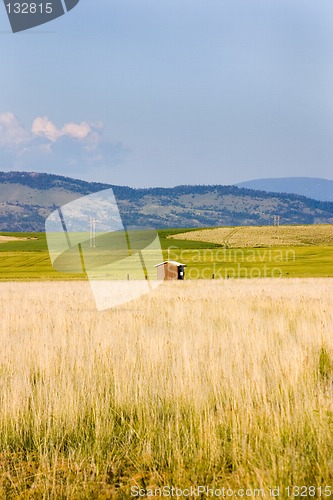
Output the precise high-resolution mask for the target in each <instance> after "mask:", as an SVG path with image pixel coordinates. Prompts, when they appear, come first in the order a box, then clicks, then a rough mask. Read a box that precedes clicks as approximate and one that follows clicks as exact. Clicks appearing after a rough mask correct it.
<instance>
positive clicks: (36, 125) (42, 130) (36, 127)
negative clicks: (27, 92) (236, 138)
mask: <svg viewBox="0 0 333 500" xmlns="http://www.w3.org/2000/svg"><path fill="white" fill-rule="evenodd" d="M31 131H32V133H33V134H35V135H39V136H42V137H47V139H49V140H50V141H52V142H55V141H56V140H57V139H59V137H60V136H61V133H60V131H59V130H58V129H57V127H56V126H55V125H54V124H53V123H52V122H51V121H50V120H49V119H48V118H47V117H46V116H43V117H42V116H40V117H38V118H35V119H34V121H33V122H32V128H31Z"/></svg>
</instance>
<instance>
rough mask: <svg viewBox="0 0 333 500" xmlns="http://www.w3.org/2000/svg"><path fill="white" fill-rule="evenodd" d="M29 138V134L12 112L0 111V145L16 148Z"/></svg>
mask: <svg viewBox="0 0 333 500" xmlns="http://www.w3.org/2000/svg"><path fill="white" fill-rule="evenodd" d="M30 140H31V134H30V133H29V132H28V131H27V130H26V129H25V128H24V127H23V125H22V124H21V122H20V121H19V120H18V118H16V116H15V115H14V114H13V113H0V147H4V148H10V149H11V148H17V147H19V146H21V145H23V144H26V143H28V142H29V141H30Z"/></svg>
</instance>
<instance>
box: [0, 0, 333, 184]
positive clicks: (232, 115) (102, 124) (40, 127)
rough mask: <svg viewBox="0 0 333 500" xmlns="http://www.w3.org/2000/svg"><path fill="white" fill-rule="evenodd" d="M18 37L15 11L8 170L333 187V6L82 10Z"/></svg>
mask: <svg viewBox="0 0 333 500" xmlns="http://www.w3.org/2000/svg"><path fill="white" fill-rule="evenodd" d="M0 7H1V6H0ZM9 29H10V26H9V22H8V19H7V17H6V12H5V9H4V8H1V9H0V61H1V66H0V72H1V77H0V90H1V92H0V170H5V171H9V170H28V171H40V172H49V173H55V174H61V175H68V176H71V177H77V178H81V179H87V180H94V181H102V182H108V183H111V184H123V185H130V186H134V187H140V186H142V187H144V186H173V185H177V184H232V183H236V182H240V181H244V180H249V179H255V178H262V177H284V176H309V177H324V178H328V179H332V178H333V177H332V164H333V162H332V160H333V140H332V138H333V92H332V89H333V3H332V1H331V0H320V1H319V2H314V1H313V0H311V1H310V0H158V1H156V0H113V1H110V0H93V1H92V0H91V1H88V0H81V1H80V3H79V4H78V6H77V7H75V9H73V10H72V11H71V12H69V13H68V14H66V15H65V16H62V17H60V18H58V19H57V20H55V21H53V22H51V23H49V24H47V25H44V26H41V27H39V28H35V29H33V30H29V31H26V32H22V33H17V34H12V33H11V32H10V31H9Z"/></svg>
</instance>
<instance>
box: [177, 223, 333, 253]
mask: <svg viewBox="0 0 333 500" xmlns="http://www.w3.org/2000/svg"><path fill="white" fill-rule="evenodd" d="M170 239H178V240H190V241H204V242H207V243H218V244H220V245H226V246H228V247H229V248H241V247H258V246H260V247H262V246H264V247H266V246H312V245H333V225H332V224H322V225H319V224H318V225H310V226H305V225H303V226H284V225H280V226H239V227H218V228H214V229H202V230H198V231H191V232H189V233H181V234H175V235H173V236H170Z"/></svg>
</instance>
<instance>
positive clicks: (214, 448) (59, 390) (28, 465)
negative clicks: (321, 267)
mask: <svg viewBox="0 0 333 500" xmlns="http://www.w3.org/2000/svg"><path fill="white" fill-rule="evenodd" d="M332 284H333V280H330V279H304V280H296V279H295V280H281V279H280V280H274V279H273V280H268V279H266V280H253V281H249V280H246V281H242V280H237V281H236V280H235V281H234V280H226V281H210V282H208V281H207V282H206V281H200V282H190V281H188V282H173V283H172V282H170V283H165V284H163V285H162V286H161V287H160V288H159V289H157V290H155V292H153V293H152V294H151V295H148V296H146V297H142V298H141V299H140V300H138V301H136V302H132V303H129V304H125V305H123V306H120V307H118V308H116V309H113V310H108V311H105V312H100V313H98V312H97V311H95V308H94V303H93V300H92V298H91V295H90V291H89V285H88V284H87V283H29V284H25V283H4V284H1V286H0V308H1V310H0V318H1V347H2V348H1V351H0V409H1V410H0V444H1V456H0V477H1V479H0V485H1V489H0V498H56V499H58V498H78V499H84V498H87V499H88V498H89V499H90V498H101V499H102V498H129V491H130V490H129V488H130V486H131V485H135V484H137V485H140V486H145V487H148V486H157V485H164V484H174V485H177V486H179V487H180V486H185V485H189V484H192V485H196V484H201V485H202V484H203V485H219V486H221V485H223V486H230V487H233V488H237V487H258V488H259V487H264V488H267V487H268V486H274V485H288V484H297V485H320V484H325V485H327V484H332V479H333V399H332V394H333V392H332V391H333V336H332V334H333V328H332V326H333V325H332V307H331V306H332V302H331V297H332ZM1 495H2V496H1ZM10 495H12V496H10Z"/></svg>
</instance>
